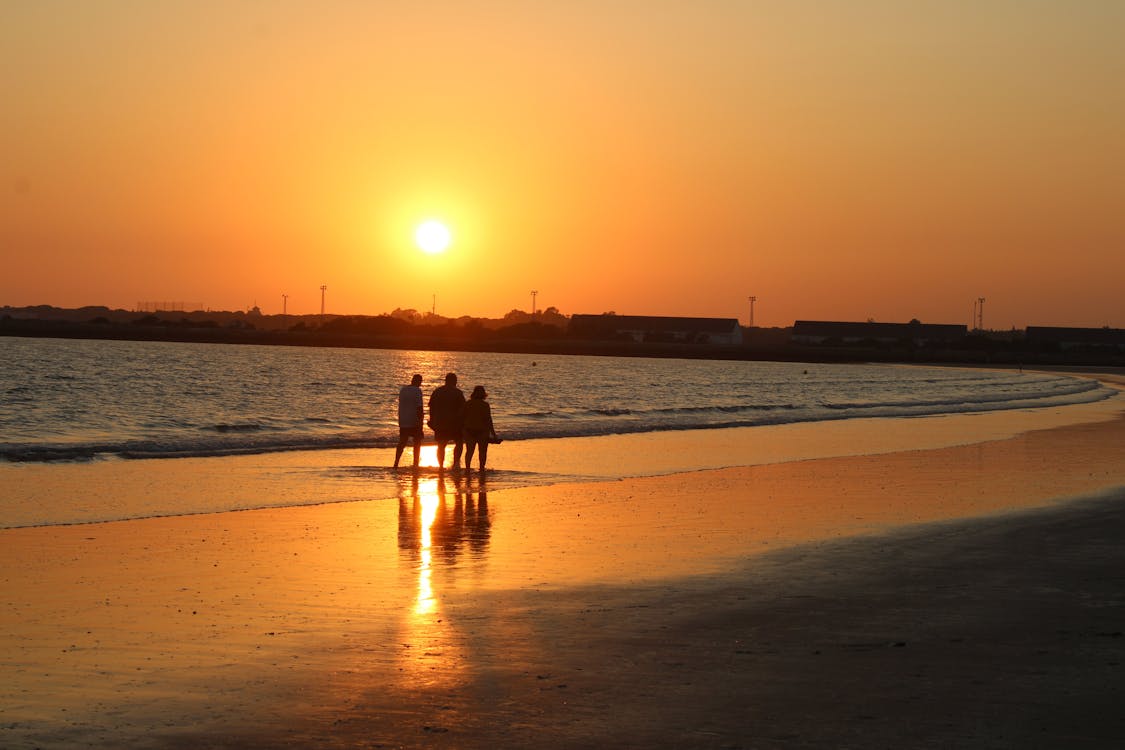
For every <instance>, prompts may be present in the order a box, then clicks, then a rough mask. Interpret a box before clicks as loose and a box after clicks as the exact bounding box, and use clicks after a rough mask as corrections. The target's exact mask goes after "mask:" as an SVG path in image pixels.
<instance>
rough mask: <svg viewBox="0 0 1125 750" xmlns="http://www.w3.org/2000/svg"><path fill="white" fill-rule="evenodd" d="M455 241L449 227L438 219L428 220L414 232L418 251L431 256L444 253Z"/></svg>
mask: <svg viewBox="0 0 1125 750" xmlns="http://www.w3.org/2000/svg"><path fill="white" fill-rule="evenodd" d="M452 240H453V233H452V232H450V231H449V227H447V226H445V224H442V223H441V222H440V221H438V220H437V219H427V220H426V221H423V222H422V223H421V224H419V225H418V228H417V229H415V230H414V242H415V244H417V245H418V249H419V250H421V251H422V252H424V253H427V254H429V255H438V254H439V253H444V252H445V250H446V248H448V247H449V243H450V242H451V241H452Z"/></svg>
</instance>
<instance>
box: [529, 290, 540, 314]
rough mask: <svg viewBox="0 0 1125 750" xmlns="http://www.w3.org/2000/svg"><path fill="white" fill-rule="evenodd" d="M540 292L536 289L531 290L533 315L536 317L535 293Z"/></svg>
mask: <svg viewBox="0 0 1125 750" xmlns="http://www.w3.org/2000/svg"><path fill="white" fill-rule="evenodd" d="M537 294H539V292H537V291H536V290H534V289H532V290H531V317H533V318H534V317H535V295H537Z"/></svg>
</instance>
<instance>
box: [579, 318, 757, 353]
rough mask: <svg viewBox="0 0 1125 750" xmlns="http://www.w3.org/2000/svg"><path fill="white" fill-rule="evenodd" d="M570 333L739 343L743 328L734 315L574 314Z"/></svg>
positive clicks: (589, 336)
mask: <svg viewBox="0 0 1125 750" xmlns="http://www.w3.org/2000/svg"><path fill="white" fill-rule="evenodd" d="M567 330H568V331H569V333H570V335H571V336H573V337H575V338H585V339H602V340H606V339H614V340H619V341H620V340H626V339H628V340H632V341H637V342H650V343H678V344H710V345H712V346H737V345H740V344H741V343H742V327H741V326H739V325H738V321H737V320H736V319H734V318H665V317H655V316H649V315H609V314H606V315H571V316H570V325H569V327H568V329H567Z"/></svg>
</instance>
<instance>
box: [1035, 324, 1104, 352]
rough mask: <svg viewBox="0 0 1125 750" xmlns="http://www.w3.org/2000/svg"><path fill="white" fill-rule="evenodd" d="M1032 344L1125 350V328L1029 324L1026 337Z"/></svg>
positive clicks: (1068, 347)
mask: <svg viewBox="0 0 1125 750" xmlns="http://www.w3.org/2000/svg"><path fill="white" fill-rule="evenodd" d="M1025 340H1026V341H1027V343H1028V344H1031V345H1049V346H1057V347H1058V348H1059V349H1064V350H1065V349H1115V350H1117V351H1125V329H1121V328H1055V327H1053V326H1028V327H1027V336H1026V339H1025Z"/></svg>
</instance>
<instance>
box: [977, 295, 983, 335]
mask: <svg viewBox="0 0 1125 750" xmlns="http://www.w3.org/2000/svg"><path fill="white" fill-rule="evenodd" d="M977 301H978V302H980V307H978V308H977V315H978V317H977V330H978V331H983V330H984V297H978V298H977Z"/></svg>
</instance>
